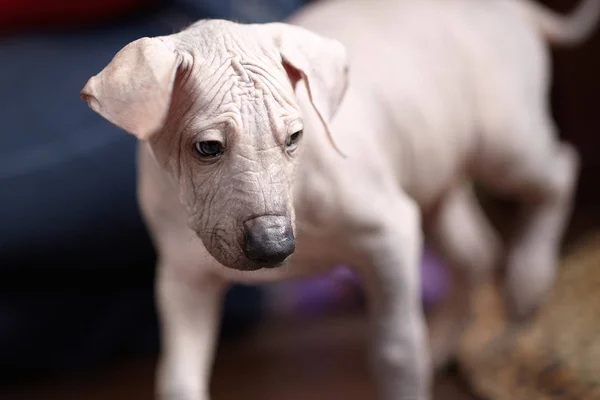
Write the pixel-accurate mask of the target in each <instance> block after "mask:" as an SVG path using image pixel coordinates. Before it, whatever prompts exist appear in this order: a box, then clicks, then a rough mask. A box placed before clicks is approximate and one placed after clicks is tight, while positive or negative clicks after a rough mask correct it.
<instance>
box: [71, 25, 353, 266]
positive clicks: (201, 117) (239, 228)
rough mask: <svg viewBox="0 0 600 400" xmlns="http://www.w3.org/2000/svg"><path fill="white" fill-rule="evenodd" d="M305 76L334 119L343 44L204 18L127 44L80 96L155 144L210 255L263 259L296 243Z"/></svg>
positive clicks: (264, 262)
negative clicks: (300, 92) (300, 98)
mask: <svg viewBox="0 0 600 400" xmlns="http://www.w3.org/2000/svg"><path fill="white" fill-rule="evenodd" d="M298 82H303V83H304V85H306V88H307V91H308V93H309V98H310V101H311V103H312V105H313V107H314V109H315V111H316V112H317V114H318V115H319V117H320V118H321V120H322V122H323V124H325V127H326V128H327V123H328V122H329V121H330V120H331V118H332V117H333V116H334V115H335V113H336V110H337V108H338V105H339V103H340V101H341V99H342V97H343V95H344V92H345V89H346V84H347V67H346V57H345V50H344V48H343V47H342V45H341V44H339V43H338V42H336V41H333V40H330V39H326V38H323V37H320V36H318V35H315V34H313V33H311V32H309V31H307V30H305V29H302V28H299V27H294V26H291V25H287V24H281V23H272V24H260V25H258V24H256V25H246V24H237V23H233V22H228V21H222V20H205V21H200V22H198V23H196V24H194V25H192V26H191V27H189V28H188V29H186V30H184V31H182V32H180V33H177V34H174V35H170V36H163V37H156V38H142V39H139V40H136V41H134V42H132V43H130V44H129V45H127V46H126V47H124V48H123V49H122V50H121V51H119V52H118V53H117V54H116V56H115V57H114V58H113V60H112V61H111V62H110V63H109V64H108V66H106V67H105V68H104V69H103V70H102V71H101V72H100V73H99V74H98V75H96V76H94V77H92V78H91V79H90V80H89V81H88V82H87V84H86V86H85V87H84V89H83V90H82V92H81V97H82V99H84V100H85V101H86V102H87V103H88V105H89V106H90V107H91V108H92V109H93V110H94V111H96V112H97V113H98V114H100V115H101V116H102V117H104V118H106V119H107V120H108V121H110V122H112V123H113V124H114V125H116V126H118V127H120V128H122V129H123V130H125V131H126V132H128V133H130V134H132V135H135V136H136V137H137V138H138V139H139V140H141V141H145V142H146V143H147V144H148V146H149V147H150V150H151V151H152V152H153V154H154V156H155V158H156V160H157V162H158V163H159V164H160V166H161V168H163V169H164V170H165V171H166V173H167V174H168V176H169V177H170V178H171V179H173V180H174V182H176V183H177V186H178V188H179V198H180V200H181V202H182V204H183V205H184V206H185V208H186V210H187V213H188V218H189V219H188V225H189V227H190V228H191V229H192V230H193V231H194V232H196V233H197V235H198V236H199V237H200V239H201V240H202V241H203V243H204V245H205V246H206V248H207V250H208V251H209V252H210V253H211V255H212V256H213V257H215V259H217V261H219V262H220V263H221V264H223V265H225V266H227V267H231V268H236V269H240V270H254V269H258V268H261V267H275V266H278V265H281V264H282V263H283V262H284V260H285V259H286V258H287V257H288V256H289V255H290V254H292V253H293V251H294V248H295V247H294V246H295V242H294V226H295V224H294V208H293V204H292V200H293V196H292V186H293V177H294V168H295V163H296V160H297V158H298V157H297V156H298V153H299V152H300V151H301V148H302V136H303V122H302V116H301V113H300V109H299V107H298V104H297V102H296V99H295V96H294V89H295V87H296V84H297V83H298ZM326 132H328V130H326Z"/></svg>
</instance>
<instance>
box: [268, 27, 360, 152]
mask: <svg viewBox="0 0 600 400" xmlns="http://www.w3.org/2000/svg"><path fill="white" fill-rule="evenodd" d="M266 26H267V29H269V30H270V31H271V33H272V34H273V36H274V38H275V41H276V43H277V46H278V48H279V52H280V54H281V58H282V61H283V64H284V67H285V68H286V71H287V73H288V76H289V77H290V79H291V80H292V84H293V85H295V84H296V82H297V81H298V80H299V79H302V80H303V81H304V84H305V86H306V89H307V92H308V95H309V97H310V101H311V104H312V106H313V107H314V109H315V111H316V112H317V114H318V115H319V117H320V119H321V121H322V122H323V124H324V125H325V128H326V129H327V133H328V135H329V138H330V139H332V138H331V133H330V132H329V129H328V124H329V123H330V122H331V120H332V119H333V117H334V116H335V114H336V112H337V110H338V108H339V106H340V103H341V102H342V99H343V98H344V94H345V93H346V88H347V86H348V70H349V68H348V60H347V56H346V48H345V47H344V46H343V45H342V44H341V43H340V42H338V41H337V40H333V39H329V38H325V37H323V36H320V35H317V34H315V33H313V32H310V31H309V30H307V29H304V28H301V27H298V26H294V25H289V24H285V23H270V24H266ZM332 144H334V143H333V140H332ZM334 146H335V144H334ZM338 151H339V150H338Z"/></svg>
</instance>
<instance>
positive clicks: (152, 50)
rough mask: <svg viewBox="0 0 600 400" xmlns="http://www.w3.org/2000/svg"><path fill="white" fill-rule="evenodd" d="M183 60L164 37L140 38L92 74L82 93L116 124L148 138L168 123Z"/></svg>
mask: <svg viewBox="0 0 600 400" xmlns="http://www.w3.org/2000/svg"><path fill="white" fill-rule="evenodd" d="M180 64H181V57H179V56H178V55H177V53H176V52H175V51H174V50H173V49H171V48H169V47H168V43H165V42H164V41H163V39H162V38H147V37H146V38H142V39H138V40H136V41H134V42H132V43H130V44H128V45H127V46H125V47H124V48H123V49H122V50H121V51H119V52H118V53H117V54H116V55H115V57H114V58H113V59H112V61H111V62H110V63H109V64H108V65H107V66H106V67H105V68H104V69H103V70H102V71H101V72H100V73H99V74H98V75H96V76H93V77H92V78H90V80H89V81H88V82H87V84H86V85H85V87H84V88H83V90H82V91H81V94H80V97H81V98H82V99H83V100H85V102H86V103H87V104H88V106H90V108H91V109H92V110H94V111H95V112H97V113H98V114H100V115H101V116H102V117H104V118H105V119H106V120H108V121H109V122H111V123H112V124H114V125H116V126H117V127H119V128H121V129H123V130H124V131H126V132H128V133H130V134H132V135H134V136H136V137H137V138H138V139H141V140H145V139H148V138H149V137H150V136H151V135H152V134H154V133H155V132H156V131H158V130H159V129H161V128H162V127H163V125H164V123H165V119H166V118H167V114H168V112H169V107H170V105H171V96H172V92H173V85H174V83H175V76H176V74H177V70H178V68H179V65H180Z"/></svg>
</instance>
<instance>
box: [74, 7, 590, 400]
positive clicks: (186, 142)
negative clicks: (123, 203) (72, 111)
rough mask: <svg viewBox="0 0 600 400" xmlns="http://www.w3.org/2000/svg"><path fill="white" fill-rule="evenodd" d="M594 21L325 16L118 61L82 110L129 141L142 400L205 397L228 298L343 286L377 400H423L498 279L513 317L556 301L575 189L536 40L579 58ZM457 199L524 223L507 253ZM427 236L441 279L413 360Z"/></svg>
mask: <svg viewBox="0 0 600 400" xmlns="http://www.w3.org/2000/svg"><path fill="white" fill-rule="evenodd" d="M599 11H600V0H585V2H584V3H583V6H582V7H581V8H579V11H577V12H576V13H575V14H573V17H571V18H568V19H564V18H561V17H559V16H557V15H554V14H551V13H548V12H546V11H545V10H544V9H542V8H540V7H536V6H535V5H534V3H531V2H528V1H525V0H490V1H481V0H418V1H401V0H396V1H394V0H378V1H373V0H339V1H336V0H329V1H324V2H316V3H315V4H314V6H311V7H308V8H307V9H306V10H305V11H303V12H301V13H300V14H298V15H297V16H296V17H295V18H294V19H293V22H294V23H296V24H299V25H301V26H303V27H304V28H300V27H298V26H292V25H288V24H265V25H240V24H235V23H232V22H226V21H202V22H199V23H197V24H194V25H192V26H191V27H189V28H188V29H186V30H184V31H182V32H180V33H177V34H174V35H169V36H164V37H159V38H143V39H140V40H138V41H135V42H133V43H131V44H129V45H128V46H126V47H125V48H124V49H123V50H121V51H120V52H119V53H118V54H117V55H116V56H115V58H114V59H113V60H112V61H111V63H110V64H109V65H108V66H107V67H106V68H105V69H104V70H103V71H101V72H100V73H99V74H98V75H96V76H94V77H92V78H91V79H90V80H89V82H88V83H87V85H86V87H85V88H84V89H83V91H82V97H83V98H84V99H85V100H86V101H87V102H88V104H89V105H90V107H91V108H92V109H93V110H95V111H96V112H98V113H99V114H100V115H102V116H103V117H104V118H106V119H107V120H109V121H111V122H112V123H113V124H115V125H117V126H119V127H121V128H122V129H124V130H125V131H127V132H129V133H131V134H133V135H135V136H136V137H137V138H139V139H140V144H139V152H138V166H139V169H138V177H139V179H138V197H139V202H140V207H141V210H142V213H143V215H144V218H145V220H146V223H147V225H148V227H149V230H150V233H151V234H152V237H153V239H154V241H155V243H156V246H157V248H158V253H159V260H158V282H157V298H158V307H159V313H160V316H161V324H162V335H163V339H164V341H163V351H162V354H161V361H160V365H159V369H158V379H157V389H158V395H159V397H160V399H161V400H172V399H185V400H208V399H209V398H210V396H209V377H210V367H211V361H212V355H213V351H212V350H213V347H214V342H215V332H216V330H217V327H218V320H219V318H218V316H219V308H220V303H221V297H220V296H221V294H222V293H223V291H224V290H225V289H226V287H227V285H228V284H229V283H230V282H245V283H253V282H265V281H271V280H275V279H283V278H290V277H294V276H298V275H302V274H310V273H316V272H322V271H326V270H327V269H328V268H330V267H332V266H334V265H336V264H340V263H345V264H349V265H352V266H353V267H354V268H355V269H356V271H357V272H358V274H359V275H360V277H361V279H362V283H363V284H364V288H365V290H366V293H367V296H368V299H369V307H370V308H369V311H370V317H371V319H372V324H371V326H372V328H373V331H372V340H371V341H370V344H371V351H370V355H371V359H372V367H373V373H374V377H375V380H376V383H377V389H378V391H379V398H380V399H382V400H428V399H430V396H431V395H430V383H431V377H432V370H433V368H431V364H433V366H434V367H439V366H442V365H443V364H444V363H445V361H447V360H448V359H449V357H450V356H451V355H452V354H453V351H454V348H455V344H456V341H457V339H458V337H459V335H460V333H461V329H462V326H464V323H465V322H466V321H467V319H468V317H469V313H470V295H471V293H473V290H474V289H475V288H476V286H477V284H478V282H480V281H481V279H483V278H485V277H486V275H487V274H489V273H490V272H492V271H493V269H494V268H495V266H496V265H497V262H498V260H499V259H500V258H502V259H505V260H506V261H505V263H506V265H505V268H506V271H507V273H506V276H507V279H506V284H505V290H506V295H507V300H508V301H507V305H508V306H509V307H510V308H509V310H510V311H511V313H512V315H513V316H515V317H518V318H526V317H527V316H529V315H531V313H533V312H534V311H535V309H536V308H537V307H538V306H539V304H540V303H541V302H543V300H544V298H545V293H546V292H547V290H548V289H549V287H550V286H551V285H552V283H553V279H554V272H555V268H556V264H557V254H558V249H559V247H560V241H561V238H562V234H563V231H564V226H565V223H566V221H567V220H568V216H569V212H570V205H571V198H572V194H573V189H574V186H575V183H576V178H577V173H578V157H577V151H576V150H575V149H574V148H572V146H570V145H568V144H567V143H564V142H561V141H560V140H559V139H558V137H557V134H556V131H555V128H554V123H553V121H552V118H551V115H549V112H548V107H547V93H548V83H549V79H548V78H549V75H548V66H549V65H548V64H549V57H548V51H547V50H548V49H547V46H546V43H545V40H546V41H552V42H554V43H565V44H572V43H574V42H576V41H578V40H581V39H583V38H584V37H585V36H586V35H587V34H588V33H589V32H590V31H591V28H592V27H593V26H594V23H595V20H596V19H597V17H598V14H599ZM315 32H318V35H317V34H316V33H315ZM328 38H335V39H337V40H338V41H336V40H333V39H328ZM341 43H343V44H344V46H345V47H346V48H348V54H346V51H345V49H344V46H342V44H341ZM349 60H351V61H349ZM347 64H351V69H350V71H349V70H348V68H347ZM348 82H350V83H348ZM334 117H335V118H334ZM301 129H303V130H304V131H305V134H304V135H302V136H300V135H297V136H294V135H295V133H296V132H299V131H300V130H301ZM293 138H295V139H294V140H292V139H293ZM215 142H216V143H217V145H216V147H215V146H213V145H214V144H215ZM198 143H204V144H205V145H206V144H207V143H209V144H210V146H209V147H203V146H204V145H197V144H198ZM338 143H339V144H340V148H341V150H342V152H341V153H343V155H345V157H341V156H340V151H336V150H339V149H337V144H338ZM198 146H199V147H198ZM215 148H216V149H217V150H218V151H216V152H215V151H213V150H214V149H215ZM197 150H200V151H199V152H198V151H197ZM201 153H204V155H205V156H204V157H202V156H201ZM207 153H212V155H214V156H215V157H206V154H207ZM473 181H478V182H479V183H481V184H482V185H483V186H485V187H486V188H487V189H489V190H490V191H492V192H496V193H500V194H503V195H505V196H508V197H510V198H512V199H514V200H516V201H517V203H518V204H519V206H520V211H521V214H520V221H519V223H520V225H519V227H520V229H518V230H517V232H516V234H515V235H514V237H513V238H511V241H510V243H508V246H507V248H506V254H500V250H501V246H500V245H499V238H498V237H497V234H496V232H495V231H494V229H493V227H492V226H491V225H490V223H489V222H488V221H487V219H486V217H485V215H484V213H483V211H482V210H481V207H480V206H479V204H478V201H477V198H476V196H475V194H474V193H473V191H472V187H471V184H472V182H473ZM425 235H427V239H428V240H430V241H431V243H432V244H433V245H434V247H435V249H436V250H437V251H438V253H439V254H440V256H441V257H442V259H443V260H444V262H445V264H446V265H447V266H448V267H449V269H450V271H451V272H452V276H453V288H452V290H451V292H450V294H449V295H448V297H447V298H446V299H444V304H443V307H442V308H440V312H439V313H436V314H435V315H434V316H433V318H432V321H431V325H430V327H429V328H430V329H429V332H430V336H431V338H432V342H431V346H428V345H427V343H426V339H427V335H426V333H427V330H426V326H425V318H424V315H423V312H422V309H421V303H420V292H419V287H420V257H421V254H422V253H421V252H422V243H423V240H424V236H425ZM500 256H502V257H500ZM284 264H285V265H284ZM263 267H271V268H263ZM275 267H279V268H275ZM248 270H253V271H252V272H249V271H248ZM429 349H431V357H430V351H429Z"/></svg>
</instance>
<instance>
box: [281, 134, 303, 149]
mask: <svg viewBox="0 0 600 400" xmlns="http://www.w3.org/2000/svg"><path fill="white" fill-rule="evenodd" d="M300 137H302V131H298V132H295V133H292V134H291V135H290V137H289V138H288V140H287V142H286V143H285V145H286V147H287V150H288V151H294V150H296V147H298V142H299V141H300Z"/></svg>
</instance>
